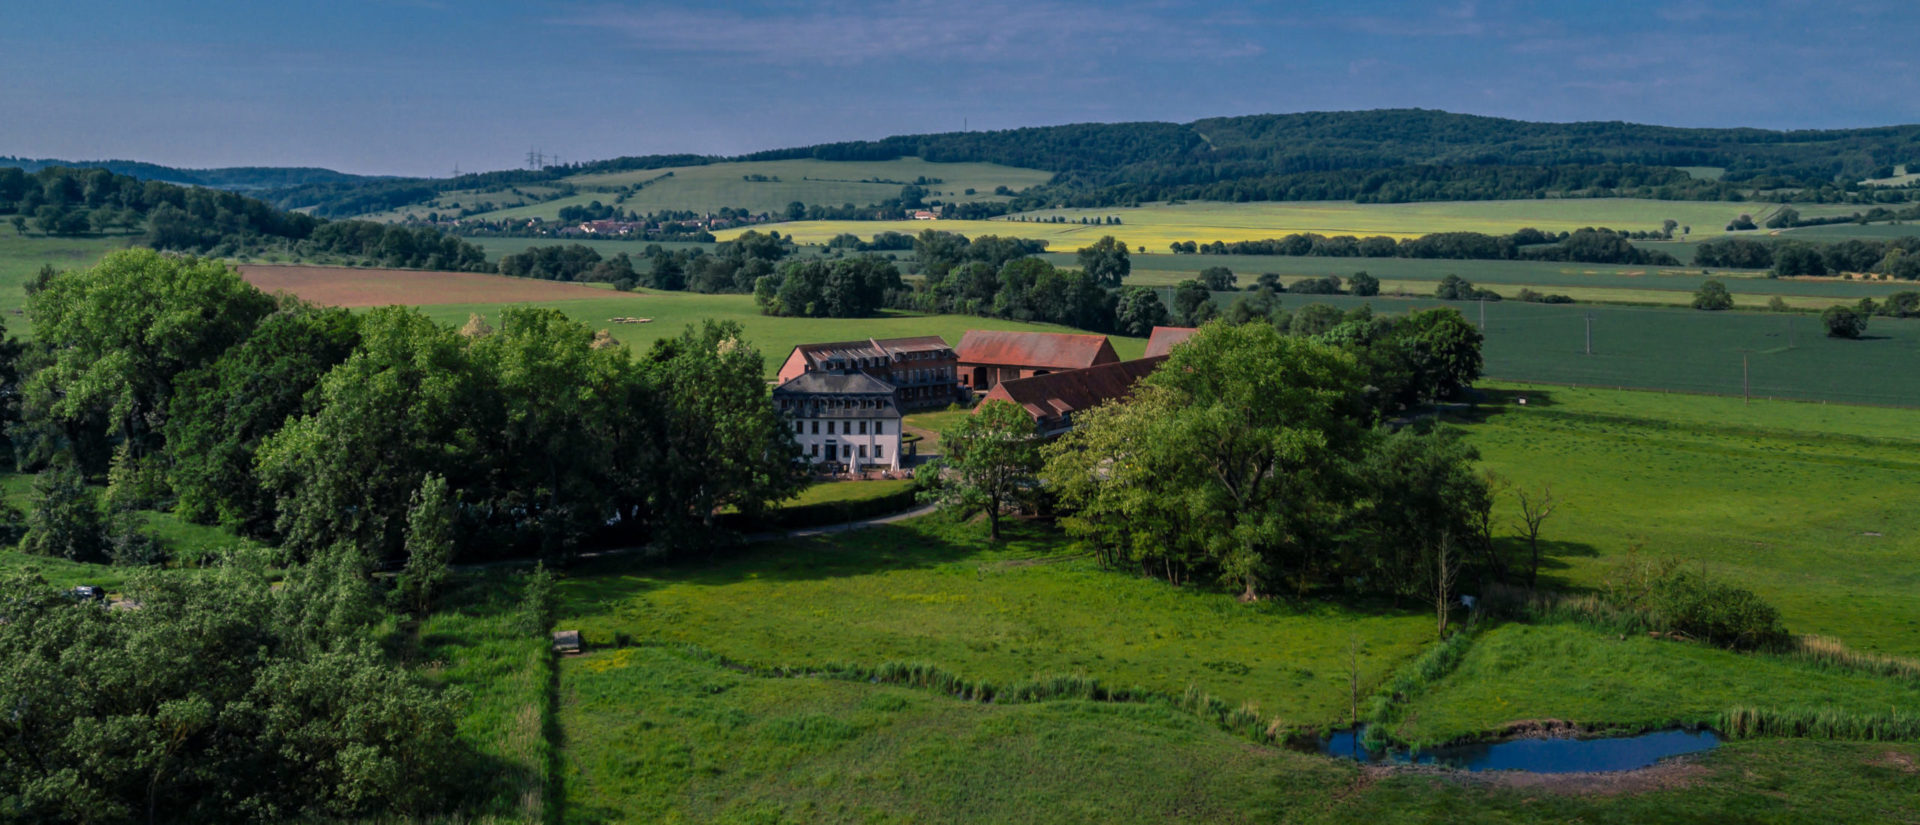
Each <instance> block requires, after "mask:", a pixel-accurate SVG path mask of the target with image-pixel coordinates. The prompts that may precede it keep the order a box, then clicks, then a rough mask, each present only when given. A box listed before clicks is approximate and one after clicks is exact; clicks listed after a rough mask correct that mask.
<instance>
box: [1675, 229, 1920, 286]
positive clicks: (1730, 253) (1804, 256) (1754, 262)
mask: <svg viewBox="0 0 1920 825" xmlns="http://www.w3.org/2000/svg"><path fill="white" fill-rule="evenodd" d="M1693 261H1694V263H1695V264H1698V265H1700V266H1706V267H1726V268H1738V269H1766V270H1770V271H1771V273H1772V274H1773V275H1774V276H1776V277H1795V276H1824V275H1841V274H1847V273H1856V272H1858V273H1872V274H1876V275H1886V276H1888V277H1892V278H1896V279H1899V280H1903V281H1911V280H1920V236H1916V235H1909V236H1906V237H1903V238H1894V239H1891V240H1884V241H1880V240H1864V239H1859V238H1850V239H1848V240H1844V241H1834V242H1829V243H1823V242H1819V241H1801V240H1764V241H1763V240H1755V239H1752V238H1718V239H1715V240H1711V241H1707V242H1705V243H1702V244H1700V245H1699V246H1697V247H1695V249H1694V253H1693Z"/></svg>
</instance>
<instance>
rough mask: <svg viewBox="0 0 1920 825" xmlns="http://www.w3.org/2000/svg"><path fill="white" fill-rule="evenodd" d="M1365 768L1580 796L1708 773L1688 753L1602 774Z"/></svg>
mask: <svg viewBox="0 0 1920 825" xmlns="http://www.w3.org/2000/svg"><path fill="white" fill-rule="evenodd" d="M1363 770H1365V771H1366V772H1368V773H1369V774H1372V775H1373V777H1374V778H1376V779H1384V778H1387V777H1395V776H1428V777H1432V778H1433V779H1434V780H1435V781H1440V782H1457V783H1460V784H1463V785H1475V786H1479V787H1485V788H1502V789H1507V790H1514V791H1520V792H1523V793H1524V792H1528V791H1539V792H1542V793H1556V794H1577V795H1580V796H1615V795H1618V794H1628V793H1647V792H1648V791H1668V790H1675V789H1678V788H1685V787H1688V786H1690V785H1692V784H1693V783H1694V782H1696V781H1699V780H1700V779H1702V778H1704V777H1705V776H1706V775H1707V773H1708V771H1707V769H1706V768H1705V767H1704V766H1702V765H1700V764H1699V763H1697V762H1695V761H1693V760H1692V759H1690V758H1688V757H1684V756H1683V757H1678V758H1675V759H1670V760H1668V761H1665V762H1661V763H1660V764H1658V765H1652V766H1649V767H1645V768H1640V769H1638V770H1631V771H1605V772H1600V773H1529V772H1527V771H1480V772H1478V773H1468V772H1466V771H1456V770H1448V769H1446V768H1437V767H1433V766H1429V765H1368V766H1366V767H1365V768H1363Z"/></svg>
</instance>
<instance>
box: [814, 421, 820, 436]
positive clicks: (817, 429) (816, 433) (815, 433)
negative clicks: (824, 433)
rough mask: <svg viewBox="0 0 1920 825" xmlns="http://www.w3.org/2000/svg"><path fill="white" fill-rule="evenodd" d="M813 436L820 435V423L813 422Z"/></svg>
mask: <svg viewBox="0 0 1920 825" xmlns="http://www.w3.org/2000/svg"><path fill="white" fill-rule="evenodd" d="M813 434H814V435H819V434H820V422H818V421H815V422H813Z"/></svg>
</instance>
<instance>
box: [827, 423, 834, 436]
mask: <svg viewBox="0 0 1920 825" xmlns="http://www.w3.org/2000/svg"><path fill="white" fill-rule="evenodd" d="M827 435H833V422H831V421H829V422H827Z"/></svg>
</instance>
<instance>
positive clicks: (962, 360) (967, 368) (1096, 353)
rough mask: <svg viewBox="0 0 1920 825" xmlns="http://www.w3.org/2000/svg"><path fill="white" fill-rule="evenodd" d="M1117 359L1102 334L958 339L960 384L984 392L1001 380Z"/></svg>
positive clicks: (996, 334)
mask: <svg viewBox="0 0 1920 825" xmlns="http://www.w3.org/2000/svg"><path fill="white" fill-rule="evenodd" d="M1119 360H1120V356H1118V355H1115V354H1114V352H1113V344H1112V342H1110V341H1108V340H1107V337H1106V336H1105V335H1073V334H1068V333H1062V332H1002V331H997V330H981V329H975V330H968V331H967V334H966V335H965V336H963V337H961V339H960V352H959V366H960V383H961V385H962V386H966V387H970V388H972V389H973V390H974V391H975V392H987V391H989V390H992V389H993V388H994V387H995V386H998V385H999V384H1000V382H1002V381H1011V380H1013V379H1016V378H1032V377H1034V376H1037V375H1046V374H1048V373H1054V372H1064V371H1066V370H1077V369H1085V368H1087V367H1091V366H1094V365H1096V364H1111V363H1114V362H1116V361H1119Z"/></svg>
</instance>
